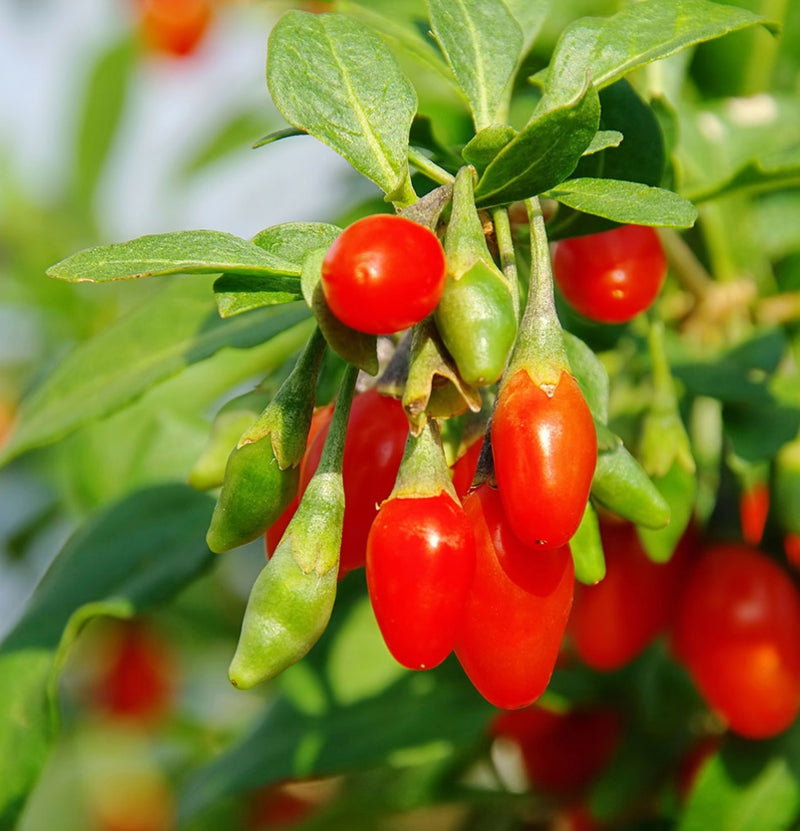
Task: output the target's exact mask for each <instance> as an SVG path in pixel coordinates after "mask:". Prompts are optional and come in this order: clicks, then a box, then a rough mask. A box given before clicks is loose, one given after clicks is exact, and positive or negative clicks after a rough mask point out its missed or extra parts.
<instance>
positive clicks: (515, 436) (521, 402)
mask: <svg viewBox="0 0 800 831" xmlns="http://www.w3.org/2000/svg"><path fill="white" fill-rule="evenodd" d="M492 453H493V456H494V469H495V475H496V477H497V487H498V490H499V491H500V496H501V498H502V500H503V508H504V509H505V512H506V516H507V517H508V521H509V524H510V525H511V527H512V528H513V529H514V533H515V534H516V535H517V536H518V537H519V538H520V540H521V541H522V542H523V543H525V544H526V545H529V546H532V547H536V546H538V547H540V548H559V547H561V546H562V545H566V543H568V542H569V540H570V538H571V537H572V535H573V534H574V533H575V531H576V530H577V528H578V525H579V524H580V521H581V519H582V518H583V512H584V510H585V508H586V501H587V500H588V498H589V489H590V487H591V484H592V476H593V475H594V469H595V466H596V464H597V434H596V432H595V428H594V421H593V419H592V414H591V412H590V411H589V406H588V405H587V403H586V399H585V398H584V397H583V393H582V392H581V390H580V387H579V386H578V382H577V381H576V380H575V378H574V377H573V376H572V375H570V374H569V373H568V372H562V373H561V378H560V380H559V382H558V385H557V386H556V388H555V390H554V391H553V394H552V395H548V394H547V392H545V390H543V389H541V388H540V387H539V386H537V385H536V384H535V383H534V381H533V379H532V378H531V376H530V375H529V374H528V373H527V372H526V371H525V370H524V369H520V370H517V371H516V372H515V373H514V375H513V376H512V377H511V378H510V379H509V380H508V381H507V382H505V383H504V384H503V386H502V387H501V389H500V394H499V396H498V399H497V405H496V406H495V411H494V415H493V416H492Z"/></svg>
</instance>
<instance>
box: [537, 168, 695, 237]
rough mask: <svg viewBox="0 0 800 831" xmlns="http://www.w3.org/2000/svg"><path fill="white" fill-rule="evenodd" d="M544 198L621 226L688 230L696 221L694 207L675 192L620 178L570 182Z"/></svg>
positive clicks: (553, 190) (552, 190)
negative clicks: (618, 223)
mask: <svg viewBox="0 0 800 831" xmlns="http://www.w3.org/2000/svg"><path fill="white" fill-rule="evenodd" d="M545 195H546V196H548V197H550V198H551V199H555V200H556V201H558V202H561V203H562V204H564V205H567V206H568V207H570V208H574V209H575V210H576V211H582V212H583V213H587V214H593V215H594V216H602V217H604V218H605V219H611V220H613V221H614V222H620V223H624V224H634V225H653V226H659V227H664V228H691V226H692V225H694V222H695V220H696V219H697V209H696V208H695V207H694V205H693V204H692V203H691V202H689V201H688V200H687V199H684V198H683V197H682V196H679V195H678V194H677V193H673V192H672V191H671V190H664V189H663V188H655V187H650V186H649V185H642V184H639V183H638V182H625V181H622V180H620V179H590V178H586V179H570V180H568V181H566V182H562V183H561V184H560V185H558V186H557V187H554V188H552V189H551V190H549V191H548V192H547V193H546V194H545Z"/></svg>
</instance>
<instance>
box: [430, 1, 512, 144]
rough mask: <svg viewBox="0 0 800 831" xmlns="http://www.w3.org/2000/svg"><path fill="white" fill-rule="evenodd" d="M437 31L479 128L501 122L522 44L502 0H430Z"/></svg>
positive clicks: (431, 14) (436, 34) (503, 118)
mask: <svg viewBox="0 0 800 831" xmlns="http://www.w3.org/2000/svg"><path fill="white" fill-rule="evenodd" d="M428 8H429V9H430V21H431V26H432V28H433V33H434V35H435V36H436V39H437V40H438V41H439V44H440V45H441V47H442V51H443V52H444V54H445V57H446V58H447V61H448V63H449V64H450V67H451V68H452V70H453V74H454V75H455V76H456V80H457V81H458V83H459V86H460V87H461V89H462V90H463V91H464V94H465V95H466V97H467V101H468V102H469V106H470V110H471V112H472V118H473V121H474V122H475V129H476V130H482V129H484V128H485V127H488V126H490V125H491V124H494V123H497V122H503V121H505V120H506V118H505V109H506V106H507V93H508V91H509V87H510V83H511V79H512V78H513V75H514V70H515V68H516V65H517V61H518V60H519V57H520V53H521V51H522V46H523V37H522V30H521V29H520V26H519V23H517V21H516V19H515V18H514V17H513V16H512V14H511V12H510V11H509V10H508V7H507V6H506V4H505V3H504V2H503V1H502V0H483V2H480V3H476V2H474V0H428Z"/></svg>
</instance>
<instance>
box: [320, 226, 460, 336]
mask: <svg viewBox="0 0 800 831" xmlns="http://www.w3.org/2000/svg"><path fill="white" fill-rule="evenodd" d="M444 285H445V257H444V249H443V248H442V245H441V243H440V242H439V240H438V238H437V237H436V235H435V234H434V233H433V232H432V231H429V230H428V229H427V228H426V227H425V226H423V225H419V224H418V223H416V222H412V221H411V220H410V219H406V218H405V217H402V216H395V215H392V214H374V215H372V216H367V217H364V218H363V219H359V220H357V221H356V222H354V223H353V224H352V225H350V226H348V227H347V228H345V230H344V231H342V233H341V234H340V235H339V236H338V237H337V238H336V239H335V240H334V242H333V244H332V245H331V246H330V248H329V249H328V251H327V252H326V254H325V258H324V260H323V261H322V291H323V293H324V295H325V300H326V301H327V303H328V306H329V307H330V310H331V311H332V312H333V314H334V315H335V316H336V317H337V318H338V319H339V320H340V321H342V323H345V324H346V325H347V326H350V327H351V328H353V329H357V330H359V331H360V332H367V333H369V334H373V335H388V334H391V333H393V332H399V331H401V330H402V329H407V328H408V327H409V326H413V325H414V324H415V323H419V322H420V321H421V320H423V319H424V318H426V317H427V316H428V315H429V314H430V313H431V312H432V311H433V310H434V309H435V308H436V305H437V304H438V302H439V298H440V297H441V296H442V292H443V291H444Z"/></svg>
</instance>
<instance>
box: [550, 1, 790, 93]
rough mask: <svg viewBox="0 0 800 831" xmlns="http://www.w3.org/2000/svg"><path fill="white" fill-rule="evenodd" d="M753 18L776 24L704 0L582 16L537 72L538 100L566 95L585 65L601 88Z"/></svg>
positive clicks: (750, 23)
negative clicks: (541, 93) (539, 82)
mask: <svg viewBox="0 0 800 831" xmlns="http://www.w3.org/2000/svg"><path fill="white" fill-rule="evenodd" d="M758 24H763V25H766V26H768V27H770V28H773V29H774V28H775V27H774V25H773V24H772V23H771V22H770V21H768V20H767V19H766V18H764V17H760V16H758V15H755V14H753V13H752V12H750V11H747V10H746V9H741V8H737V7H735V6H728V5H721V4H719V3H713V2H709V0H672V2H669V3H665V2H663V0H644V2H641V3H633V4H632V5H629V6H627V7H625V8H624V9H623V10H622V11H620V12H618V13H617V14H615V15H613V16H611V17H608V18H583V19H582V20H578V21H576V22H575V23H574V24H572V25H571V26H570V27H568V28H567V29H566V30H565V31H564V32H563V34H562V35H561V38H560V39H559V42H558V44H557V45H556V50H555V53H554V55H553V59H552V61H551V63H550V67H549V69H548V70H545V72H544V73H542V75H541V78H542V79H543V81H544V85H545V93H544V98H543V100H542V102H541V104H540V106H541V107H542V108H544V109H549V108H550V107H551V106H553V105H555V104H556V103H558V102H559V101H563V100H565V99H569V98H571V97H572V96H573V95H574V94H575V90H576V88H579V86H580V84H581V83H582V79H583V76H584V73H585V72H586V70H588V71H589V72H590V74H591V77H592V81H593V82H594V84H595V85H596V86H597V88H598V89H601V88H602V87H605V86H608V85H609V84H612V83H613V82H614V81H617V80H619V79H620V78H622V77H623V76H624V75H626V74H627V73H628V72H630V71H631V70H633V69H636V68H637V67H639V66H643V65H645V64H648V63H651V62H652V61H657V60H660V59H661V58H666V57H668V56H669V55H672V54H674V53H675V52H678V51H680V50H681V49H685V48H686V47H688V46H692V45H694V44H697V43H702V42H703V41H707V40H712V39H714V38H718V37H721V36H723V35H726V34H728V33H730V32H735V31H738V30H740V29H745V28H748V27H750V26H755V25H758ZM587 56H588V57H587Z"/></svg>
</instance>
